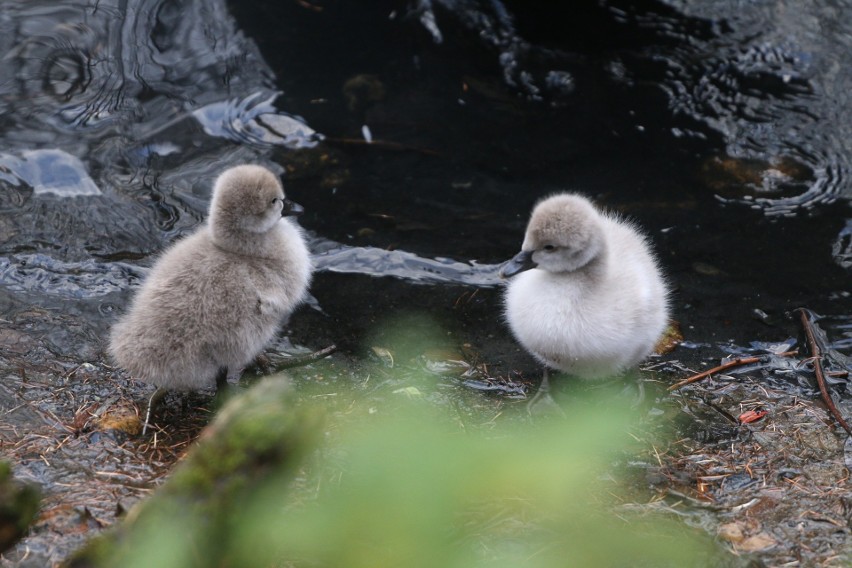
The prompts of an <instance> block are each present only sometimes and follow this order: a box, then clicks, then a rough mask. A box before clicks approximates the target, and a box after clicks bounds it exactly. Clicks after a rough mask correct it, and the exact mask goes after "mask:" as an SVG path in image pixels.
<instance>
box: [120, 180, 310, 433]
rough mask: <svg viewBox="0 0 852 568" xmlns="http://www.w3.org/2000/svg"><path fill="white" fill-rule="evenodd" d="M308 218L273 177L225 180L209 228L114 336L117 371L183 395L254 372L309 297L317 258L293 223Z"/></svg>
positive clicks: (163, 267) (183, 246)
mask: <svg viewBox="0 0 852 568" xmlns="http://www.w3.org/2000/svg"><path fill="white" fill-rule="evenodd" d="M301 211H302V208H301V207H300V206H299V205H296V204H295V203H293V202H291V201H289V200H288V199H286V198H285V197H284V190H283V188H282V187H281V183H280V182H279V181H278V178H277V177H276V176H275V175H274V174H273V173H272V172H270V171H269V170H267V169H266V168H263V167H260V166H254V165H243V166H237V167H234V168H231V169H229V170H227V171H225V172H224V173H222V175H220V176H219V178H218V179H217V180H216V183H215V186H214V188H213V197H212V200H211V202H210V211H209V219H208V221H207V223H206V224H204V225H202V226H201V227H200V228H199V229H198V230H197V231H196V232H195V233H193V234H192V235H190V236H188V237H186V238H184V239H183V240H181V241H179V242H178V243H177V244H175V245H174V246H172V247H171V248H169V249H168V250H167V251H165V253H164V254H163V255H162V257H161V258H160V259H159V260H158V261H157V262H156V264H155V265H154V267H153V268H152V269H151V272H150V274H149V275H148V277H147V279H146V280H145V282H144V284H143V285H142V288H141V289H140V290H139V292H138V293H137V294H136V296H135V298H134V300H133V302H132V305H131V307H130V310H129V311H128V313H127V314H126V315H125V316H124V317H122V318H121V320H120V321H118V322H117V323H116V324H115V325H114V326H113V328H112V334H111V337H110V345H109V351H110V354H111V355H112V357H113V359H114V360H115V362H116V363H118V365H119V366H121V367H122V368H124V369H126V370H127V371H128V372H130V374H131V376H133V377H134V378H138V379H141V380H143V381H146V382H148V383H152V384H154V385H157V386H158V387H160V388H161V389H163V388H165V389H182V390H189V389H198V388H203V387H208V386H213V384H214V378H216V380H217V383H221V382H223V381H224V379H225V378H226V377H227V373H228V370H230V371H232V372H235V371H239V370H241V369H242V368H243V367H245V366H246V365H247V364H248V363H249V362H251V361H252V360H253V359H254V358H255V357H256V356H257V355H258V354H259V353H260V352H261V350H262V349H263V347H264V346H265V345H266V344H267V343H268V342H269V341H270V340H271V339H272V338H273V336H274V335H275V333H276V332H277V331H278V329H279V326H281V325H282V323H283V322H284V320H285V318H286V317H287V316H288V315H289V314H290V313H291V312H292V311H293V309H294V308H295V307H296V306H297V305H298V304H299V303H300V302H301V301H302V300H303V299H304V297H305V293H306V291H307V288H308V284H309V283H310V279H311V261H310V256H309V254H308V249H307V247H306V245H305V240H304V237H303V235H302V231H301V229H300V228H299V226H298V225H297V224H296V223H295V222H293V221H292V220H290V219H289V218H288V217H289V216H292V215H297V214H299V213H301ZM217 374H218V375H217ZM152 400H153V398H152ZM149 411H150V406H149ZM146 425H147V424H146Z"/></svg>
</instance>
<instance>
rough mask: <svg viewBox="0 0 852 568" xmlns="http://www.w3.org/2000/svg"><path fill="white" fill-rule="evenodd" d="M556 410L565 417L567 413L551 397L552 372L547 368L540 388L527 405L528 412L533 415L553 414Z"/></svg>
mask: <svg viewBox="0 0 852 568" xmlns="http://www.w3.org/2000/svg"><path fill="white" fill-rule="evenodd" d="M554 410H555V411H556V414H560V415H561V416H563V417H564V416H565V412H564V411H563V410H562V408H561V407H560V406H559V405H558V404H556V401H555V400H553V397H552V396H550V370H549V369H548V368H547V367H545V368H544V373H543V374H542V376H541V384H540V385H539V387H538V391H537V392H536V393H535V396H533V397H532V398H531V399H530V401H529V402H528V403H527V412H528V413H529V414H530V415H532V414H544V413H547V412H553V411H554Z"/></svg>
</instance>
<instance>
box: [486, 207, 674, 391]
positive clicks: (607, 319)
mask: <svg viewBox="0 0 852 568" xmlns="http://www.w3.org/2000/svg"><path fill="white" fill-rule="evenodd" d="M503 271H504V274H506V275H508V276H513V275H514V278H513V279H512V280H511V281H510V282H509V285H508V288H507V291H506V318H507V320H508V322H509V326H510V328H511V329H512V332H513V333H514V335H515V337H516V338H517V339H518V341H519V342H520V343H521V344H522V345H523V346H524V347H525V348H526V349H527V350H528V351H529V352H530V353H532V354H533V355H534V356H535V357H536V358H537V359H539V360H540V361H541V362H542V363H543V364H545V365H547V366H549V367H553V368H556V369H559V370H562V371H565V372H567V373H570V374H572V375H575V376H579V377H583V378H599V377H606V376H613V375H618V374H620V373H621V372H623V371H624V370H625V369H627V368H629V367H632V366H634V365H636V364H637V363H639V362H640V361H641V360H642V359H644V358H645V357H647V356H648V355H649V354H650V353H651V352H652V350H653V348H654V346H655V344H656V342H657V340H658V339H659V337H660V336H661V335H662V333H663V331H664V330H665V326H666V324H667V322H668V305H667V304H668V302H667V296H668V292H667V288H666V285H665V281H664V279H663V277H662V275H661V273H660V270H659V267H658V266H657V262H656V260H655V259H654V257H653V255H652V253H651V251H650V248H649V245H648V243H647V241H646V239H645V238H644V237H643V236H642V235H641V233H639V232H638V231H637V229H636V228H635V227H634V226H633V225H631V224H630V223H628V222H625V221H623V220H621V219H619V218H617V217H615V216H612V215H609V214H606V213H603V212H601V211H599V210H598V209H597V208H596V207H595V206H594V204H592V203H591V202H590V201H589V200H588V199H587V198H585V197H583V196H581V195H577V194H559V195H555V196H552V197H549V198H547V199H544V200H542V201H541V202H539V203H538V204H537V205H536V207H535V209H534V210H533V213H532V215H531V217H530V222H529V224H528V226H527V231H526V234H525V237H524V242H523V245H522V250H521V253H519V254H518V255H517V256H516V257H515V258H514V259H512V261H510V262H509V263H507V265H506V267H505V268H504V269H503Z"/></svg>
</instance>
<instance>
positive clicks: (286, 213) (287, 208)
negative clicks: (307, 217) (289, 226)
mask: <svg viewBox="0 0 852 568" xmlns="http://www.w3.org/2000/svg"><path fill="white" fill-rule="evenodd" d="M304 212H305V208H304V207H302V206H301V205H299V204H298V203H295V202H293V201H290V200H289V199H285V200H284V207H283V208H282V209H281V216H282V217H296V216H298V215H301V214H302V213H304Z"/></svg>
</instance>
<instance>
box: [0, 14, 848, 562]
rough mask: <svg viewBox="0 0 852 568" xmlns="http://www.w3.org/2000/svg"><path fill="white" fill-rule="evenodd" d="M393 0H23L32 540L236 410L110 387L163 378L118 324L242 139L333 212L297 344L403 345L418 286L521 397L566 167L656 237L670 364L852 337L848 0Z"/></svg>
mask: <svg viewBox="0 0 852 568" xmlns="http://www.w3.org/2000/svg"><path fill="white" fill-rule="evenodd" d="M362 4H363V3H362ZM367 4H369V5H368V6H363V5H362V6H358V7H357V8H354V7H352V5H351V3H348V2H343V1H340V0H337V1H334V0H327V1H322V2H320V1H319V0H312V1H306V2H297V1H293V2H278V3H265V2H231V3H227V4H226V3H225V2H223V1H221V0H215V1H211V2H203V3H190V2H167V1H161V0H136V1H133V2H129V3H123V2H116V1H113V2H103V1H102V2H97V3H90V4H88V5H86V4H75V5H73V6H71V5H67V6H56V5H55V3H52V2H34V1H32V0H28V1H20V2H5V3H4V4H3V6H2V7H0V16H2V17H0V31H2V33H0V47H2V50H3V52H4V53H6V54H7V55H6V56H5V57H4V58H3V59H2V60H0V77H3V79H2V82H0V140H1V141H2V147H3V151H2V152H0V242H1V243H2V245H0V284H2V287H0V318H2V320H0V340H2V341H0V344H2V351H0V372H2V375H3V383H2V388H0V405H2V408H3V417H2V423H3V425H4V428H3V430H2V432H0V435H1V436H2V438H0V439H1V440H2V447H3V449H4V454H6V455H8V456H9V457H12V458H14V459H15V461H16V465H15V471H16V475H18V476H20V477H23V478H26V479H31V480H35V481H38V482H40V483H42V484H43V485H44V486H45V487H46V488H47V495H48V497H47V499H48V501H47V502H48V505H47V507H46V509H45V510H46V511H47V513H45V514H43V515H42V520H41V521H40V524H39V525H38V527H37V530H36V532H35V533H34V535H33V536H32V537H30V538H29V539H28V540H27V541H25V546H27V547H29V548H28V549H27V550H28V551H30V552H26V551H25V550H24V549H23V548H21V547H19V549H16V550H15V551H14V553H13V554H15V555H17V556H15V557H14V558H17V559H20V558H21V557H22V556H23V555H24V554H30V553H32V554H33V556H32V558H31V559H30V562H34V564H30V565H33V566H35V565H42V563H43V562H44V561H45V559H52V560H57V559H60V558H62V557H63V556H64V555H65V554H67V552H68V550H69V549H70V548H71V547H73V546H75V545H76V544H78V543H79V542H80V540H81V539H82V538H83V537H84V536H85V535H86V533H87V532H88V531H89V530H92V529H96V528H98V527H99V526H101V525H102V524H108V523H110V522H112V520H113V519H114V518H115V515H116V512H115V504H116V503H122V502H124V501H125V500H126V501H129V502H132V501H134V500H136V499H138V498H139V497H140V496H141V495H143V494H144V493H145V492H146V491H147V490H148V488H150V487H151V486H152V485H153V484H156V483H157V480H158V479H160V478H161V476H162V475H164V473H165V472H166V471H167V470H168V468H169V467H170V465H171V463H173V461H174V459H176V457H177V456H178V455H180V453H181V452H182V449H183V447H184V446H185V444H186V443H187V442H188V441H189V440H190V439H192V436H193V435H194V432H195V431H197V428H198V427H200V424H202V423H203V422H204V421H205V420H206V416H207V415H206V410H204V409H205V408H207V407H208V403H209V401H208V399H207V397H204V396H200V395H199V396H198V397H196V396H193V397H188V398H183V399H180V398H179V397H177V398H175V399H174V401H172V403H170V404H169V405H168V410H167V414H168V415H167V416H165V417H164V418H163V423H164V424H165V428H163V429H161V430H160V431H159V432H160V435H162V436H163V437H164V438H163V439H161V440H159V441H154V442H151V441H138V440H135V439H134V438H130V439H127V438H126V437H122V435H121V434H115V431H120V429H119V430H115V429H114V428H113V429H107V430H109V432H111V433H110V434H109V435H102V434H101V433H100V432H101V431H102V430H103V429H99V427H98V426H97V425H96V424H97V423H99V422H98V420H99V419H100V417H102V416H104V415H107V414H111V413H112V411H110V412H107V409H112V408H119V409H125V410H126V411H127V412H135V411H136V410H135V405H134V404H133V401H134V400H136V401H138V400H141V399H142V398H143V397H144V396H145V394H146V393H147V392H148V391H147V388H146V387H145V386H144V385H140V384H139V383H136V382H134V381H132V380H129V379H128V378H126V377H124V376H123V375H121V374H120V373H119V372H118V371H117V370H114V369H112V368H111V367H110V366H109V362H108V361H106V360H105V359H104V356H103V343H104V338H105V337H106V335H107V332H108V328H109V325H110V323H111V321H112V320H113V318H114V317H115V314H116V313H119V312H121V311H122V310H123V309H124V306H126V304H127V301H128V299H129V297H130V294H131V292H132V289H133V287H134V286H135V285H137V284H138V282H139V281H140V279H141V278H143V277H144V274H145V271H146V268H147V266H149V265H150V263H151V262H152V261H153V259H154V257H155V255H156V254H157V253H158V252H159V251H160V250H162V249H163V248H164V247H165V246H166V245H167V244H168V243H170V242H172V241H174V240H175V239H176V238H179V237H180V236H182V235H184V234H186V233H187V232H188V231H190V230H191V229H193V228H194V227H196V226H197V225H198V224H199V223H200V222H201V220H202V219H203V217H204V215H205V211H206V207H207V203H208V199H209V191H210V185H211V182H212V180H213V178H214V177H215V176H216V175H217V173H218V172H220V171H221V170H222V169H225V168H226V167H228V166H230V165H233V164H236V163H241V162H245V161H252V162H259V163H264V164H267V165H269V166H270V167H273V168H274V169H275V170H276V171H278V172H280V173H281V174H282V175H283V176H284V179H285V183H286V189H287V191H288V195H289V196H291V197H293V198H294V199H295V200H297V201H299V202H300V203H302V204H303V205H304V206H305V208H306V210H307V213H306V215H305V216H303V217H302V219H301V222H302V223H303V225H304V226H305V227H306V228H307V229H308V230H309V231H310V234H311V248H312V250H313V252H314V254H315V256H316V264H317V268H318V271H319V273H318V274H317V276H316V278H315V282H314V286H313V288H312V293H313V296H314V299H313V301H312V302H311V303H310V305H309V306H308V307H305V308H303V309H302V310H300V311H299V312H298V313H297V314H295V315H294V317H293V318H292V321H291V322H290V324H289V326H288V328H287V330H286V335H287V338H288V339H284V338H282V340H281V342H280V344H279V347H284V348H289V349H295V348H294V347H293V345H298V346H309V347H311V348H320V347H323V346H325V345H327V344H329V343H332V342H333V343H337V344H338V345H340V346H341V347H342V354H340V355H338V356H337V357H338V358H339V365H340V367H341V368H346V369H349V368H353V367H354V368H357V366H358V364H359V362H360V361H364V360H375V358H377V357H379V358H381V353H383V352H382V351H381V348H382V346H383V345H385V344H386V343H387V342H388V341H389V340H390V338H389V337H387V336H383V335H381V333H379V334H378V335H376V334H377V332H376V329H377V326H378V324H380V323H382V322H385V321H387V319H388V317H389V315H390V314H394V313H397V312H428V313H429V314H430V316H431V317H432V318H433V319H434V320H435V321H436V322H437V323H438V325H439V326H440V327H441V329H443V330H445V333H446V335H447V338H446V341H445V342H442V344H441V345H439V346H436V347H437V348H439V349H440V350H445V352H446V350H450V351H452V355H447V356H445V357H443V359H445V360H447V361H453V360H464V361H467V367H465V369H469V368H471V367H474V368H476V367H477V366H478V365H481V364H484V365H486V366H487V372H486V373H484V374H480V375H476V374H474V375H468V376H462V373H463V371H459V373H458V374H459V376H460V378H461V379H462V380H460V381H455V383H454V384H455V387H454V388H457V389H459V390H458V393H459V394H458V397H460V399H461V397H468V396H470V395H471V391H474V393H475V396H482V395H481V393H480V391H481V390H490V389H496V391H497V392H498V394H497V395H496V396H503V397H505V402H506V403H507V404H510V401H511V400H512V397H513V396H516V395H517V394H518V391H519V390H520V391H523V390H524V389H525V388H529V387H531V386H532V385H533V384H534V381H535V379H537V377H538V376H539V370H538V369H537V368H536V366H535V364H534V363H533V361H532V360H531V359H530V358H529V357H528V356H527V355H526V354H524V353H523V352H521V351H520V350H519V348H518V347H517V346H516V344H515V343H514V341H513V340H512V339H511V337H510V336H509V335H508V332H507V330H506V329H505V326H504V325H503V324H502V323H501V314H500V312H501V308H500V283H499V280H498V279H497V278H496V270H497V266H498V265H499V264H500V263H501V262H502V261H503V260H505V259H507V258H509V257H510V256H511V255H513V254H514V253H515V252H516V250H517V249H518V247H519V245H520V242H521V239H522V235H523V230H524V226H525V223H526V217H527V214H528V212H529V210H530V207H531V206H532V204H533V203H534V202H535V201H536V200H537V199H538V198H539V197H541V196H543V195H547V194H548V193H552V192H555V191H561V190H565V189H572V190H579V191H582V192H584V193H587V194H589V195H591V196H593V197H595V198H596V199H597V200H598V201H600V202H601V203H602V204H603V205H605V206H607V207H609V208H612V209H614V210H617V211H619V212H621V213H623V214H625V215H628V216H630V217H632V218H634V219H636V220H637V221H638V222H639V224H640V225H641V226H642V227H643V228H644V229H645V230H646V231H647V233H648V234H649V235H650V236H651V238H652V240H653V242H654V245H655V248H656V250H657V251H658V253H659V255H660V257H661V261H662V263H663V265H664V267H665V268H666V271H667V273H668V275H669V278H670V281H671V283H672V285H673V287H674V289H675V293H674V299H673V308H674V317H675V319H677V320H678V321H679V322H680V324H681V328H682V331H683V334H684V336H685V339H686V341H685V343H684V344H683V346H681V347H680V348H678V349H677V350H676V351H675V352H674V353H673V354H670V355H668V356H666V357H665V358H664V360H663V362H664V363H667V364H670V366H669V367H668V369H669V374H671V373H674V372H679V371H680V370H682V369H685V368H686V367H692V368H698V367H700V366H702V365H705V364H707V362H708V361H712V362H713V363H712V364H715V363H716V361H718V359H719V358H720V357H721V356H723V355H724V354H726V353H728V352H734V351H736V350H737V349H741V347H738V346H742V345H748V344H749V343H750V342H752V341H756V340H762V341H781V340H784V339H786V338H787V337H789V336H791V335H796V331H795V330H796V326H795V323H794V322H793V321H791V320H790V319H789V317H788V313H789V312H790V310H792V309H795V308H797V307H800V306H808V307H810V308H812V309H814V310H816V311H817V312H820V313H824V314H828V315H831V316H832V317H831V318H829V319H827V320H825V321H824V322H823V325H825V327H826V329H827V331H828V333H829V336H830V337H831V338H833V340H834V342H835V343H834V346H835V348H837V349H840V350H843V351H845V352H847V353H848V352H849V350H850V345H849V341H850V337H852V331H850V325H852V301H850V290H849V270H850V269H852V260H850V259H852V229H850V227H852V220H850V219H852V215H850V207H849V200H850V197H852V185H850V181H849V177H850V176H849V155H850V151H849V150H850V148H849V140H850V139H852V136H850V135H849V134H850V133H849V131H848V130H849V128H850V122H849V121H848V120H847V119H846V116H847V115H848V111H849V103H848V100H847V99H848V96H849V95H848V93H849V92H852V90H851V89H850V88H849V87H850V86H852V73H850V71H849V70H848V65H846V61H847V60H848V58H849V56H850V55H852V54H850V50H852V47H850V42H849V39H848V38H849V37H850V36H851V35H852V33H851V32H852V30H850V25H852V24H850V23H849V22H848V21H847V20H848V19H846V18H843V17H840V15H839V14H840V12H841V8H842V7H841V6H840V5H839V3H832V2H826V3H823V4H821V5H820V6H811V5H804V4H803V5H799V4H795V5H791V4H790V3H784V2H768V3H764V4H762V5H760V6H749V7H741V6H740V7H732V6H731V5H730V4H729V3H727V2H715V1H714V2H698V1H695V2H688V1H669V2H655V1H645V2H638V3H635V2H634V3H627V2H619V1H613V2H591V1H589V2H579V3H566V6H564V7H556V6H550V5H549V6H547V7H542V6H541V5H538V4H536V3H529V2H520V1H506V2H504V3H501V2H493V1H484V0H423V1H420V2H405V1H402V0H396V1H392V0H383V1H381V2H370V3H367ZM835 4H837V5H835ZM423 355H424V354H422V353H421V354H414V355H413V357H417V356H423ZM432 359H434V360H437V363H436V364H437V365H439V366H440V364H441V363H440V360H441V359H442V356H440V355H434V354H433V355H432ZM671 361H674V362H675V363H676V364H675V363H671ZM655 362H656V361H655ZM479 368H481V367H479ZM348 372H350V371H341V372H340V373H341V374H340V377H345V376H347V373H348ZM660 374H662V375H665V372H661V373H660ZM308 375H310V373H308ZM498 379H499V380H498ZM297 380H298V379H297ZM305 380H314V379H313V378H309V379H305ZM338 380H344V379H341V378H338ZM464 381H468V383H467V384H468V387H465V386H464ZM516 381H517V382H516ZM495 385H496V386H495ZM507 385H508V386H507ZM517 385H520V386H517ZM754 388H755V389H757V386H755V387H754ZM790 389H793V387H790ZM748 392H749V393H750V395H754V392H753V391H748ZM790 392H792V393H796V392H799V391H795V390H794V389H793V390H790ZM488 396H491V395H488ZM744 396H745V395H744ZM181 404H183V405H184V407H185V408H183V409H181V408H179V407H180V406H181ZM489 404H490V403H489ZM684 404H686V403H684ZM122 412H123V410H122ZM187 415H188V416H190V417H191V419H189V420H186V422H187V425H184V426H182V427H178V424H180V422H181V419H180V417H181V416H182V417H184V418H185V417H186V416H187ZM170 417H172V418H174V421H170ZM5 426H8V428H7V427H5ZM169 429H172V431H171V432H168V431H167V430H169ZM57 432H60V434H57ZM158 444H159V445H158ZM139 455H143V456H146V459H148V460H149V461H147V462H145V463H144V464H140V463H139V459H138V456H139ZM152 456H153V457H152ZM81 463H82V464H86V465H84V466H81V465H80V464H81ZM103 463H108V464H110V465H109V467H108V468H107V469H104V468H101V467H95V466H94V465H92V464H103ZM90 466H91V467H90ZM88 469H93V470H95V471H96V473H94V474H91V473H81V470H82V471H86V470H88ZM128 472H131V473H128ZM92 475H94V476H95V477H94V478H92ZM69 480H72V481H69ZM87 482H88V486H86V487H85V491H83V490H82V486H83V485H86V483H87ZM66 483H73V484H76V486H78V487H81V490H80V491H79V492H78V493H74V492H73V491H71V492H69V490H68V488H67V487H66V485H64V484H66ZM93 494H98V495H101V497H94V496H93ZM102 495H108V497H102ZM98 500H99V501H98ZM95 501H98V502H97V504H96V503H95ZM70 503H82V504H85V507H86V511H88V513H86V514H82V513H81V512H80V511H81V507H76V508H75V506H74V505H71V504H70ZM63 515H64V517H63ZM87 515H88V516H87ZM59 518H62V519H64V520H61V521H60V520H57V519H59ZM69 527H76V528H75V531H71V529H70V528H69ZM65 534H73V535H76V536H60V535H65ZM9 558H10V559H11V558H12V557H11V556H10V557H9ZM10 561H11V560H10ZM4 562H6V561H5V560H4Z"/></svg>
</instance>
